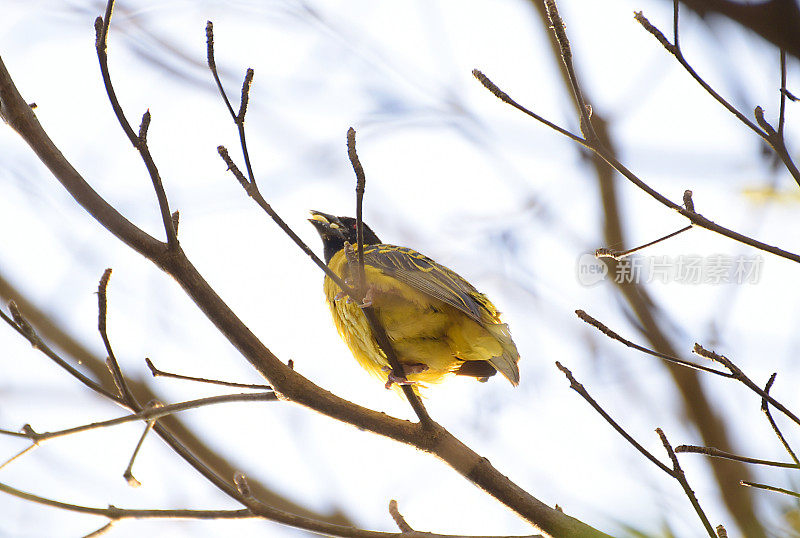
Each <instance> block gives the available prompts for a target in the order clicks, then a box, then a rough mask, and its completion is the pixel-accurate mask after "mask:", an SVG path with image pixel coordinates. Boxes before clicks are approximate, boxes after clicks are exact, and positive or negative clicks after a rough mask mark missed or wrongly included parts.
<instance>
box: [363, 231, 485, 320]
mask: <svg viewBox="0 0 800 538" xmlns="http://www.w3.org/2000/svg"><path fill="white" fill-rule="evenodd" d="M364 263H366V264H367V265H371V266H373V267H375V268H377V269H380V270H381V271H383V272H384V273H386V274H387V275H390V276H392V277H394V278H396V279H397V280H399V281H401V282H403V283H405V284H408V285H409V286H411V287H413V288H415V289H417V290H419V291H421V292H423V293H425V294H427V295H430V296H431V297H434V298H435V299H439V300H440V301H442V302H444V303H447V304H449V305H450V306H452V307H454V308H457V309H458V310H460V311H462V312H464V313H465V314H466V315H468V316H469V317H470V318H472V319H474V320H475V321H477V322H478V323H480V324H484V323H485V319H483V318H482V316H481V310H482V309H484V310H485V307H483V306H482V305H481V304H479V303H478V302H477V301H476V300H475V298H476V297H480V296H481V295H480V293H479V292H478V290H476V289H475V288H474V287H472V285H471V284H470V283H469V282H467V281H466V280H464V279H463V278H461V277H460V276H458V275H457V274H456V273H454V272H453V271H451V270H449V269H448V268H447V267H444V266H442V265H439V264H438V263H436V262H435V261H433V260H431V259H430V258H428V257H427V256H424V255H422V254H420V253H419V252H417V251H415V250H412V249H410V248H405V247H398V246H394V245H370V246H367V247H365V248H364ZM487 313H488V312H487ZM490 315H491V314H490Z"/></svg>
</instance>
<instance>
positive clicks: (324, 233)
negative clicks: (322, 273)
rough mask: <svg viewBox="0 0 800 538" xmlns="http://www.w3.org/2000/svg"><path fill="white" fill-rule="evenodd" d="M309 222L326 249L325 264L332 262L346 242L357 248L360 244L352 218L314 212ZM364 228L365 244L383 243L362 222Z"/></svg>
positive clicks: (354, 221)
mask: <svg viewBox="0 0 800 538" xmlns="http://www.w3.org/2000/svg"><path fill="white" fill-rule="evenodd" d="M308 221H309V222H310V223H311V224H313V225H314V228H316V229H317V232H318V233H319V236H320V237H321V238H322V245H323V247H324V248H325V263H328V262H330V261H331V258H333V255H334V254H336V253H337V252H339V251H340V250H342V249H343V248H344V244H345V242H347V243H350V244H351V245H353V247H355V246H356V245H357V244H358V238H357V237H356V219H354V218H352V217H334V216H333V215H328V214H327V213H322V212H321V211H312V212H311V218H310V219H308ZM362 224H363V226H364V244H365V245H377V244H379V243H380V242H381V240H380V239H378V236H377V235H375V232H373V231H372V229H371V228H370V227H369V226H367V224H366V223H365V222H363V221H362Z"/></svg>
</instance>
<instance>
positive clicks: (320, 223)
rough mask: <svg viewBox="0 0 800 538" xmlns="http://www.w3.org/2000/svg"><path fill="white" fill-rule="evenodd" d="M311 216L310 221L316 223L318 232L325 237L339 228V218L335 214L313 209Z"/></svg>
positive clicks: (315, 226)
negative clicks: (337, 222)
mask: <svg viewBox="0 0 800 538" xmlns="http://www.w3.org/2000/svg"><path fill="white" fill-rule="evenodd" d="M310 213H311V218H310V219H308V222H310V223H311V224H313V225H314V228H316V229H317V232H318V233H319V234H320V235H321V236H323V237H325V236H327V235H329V234H331V233H332V232H333V230H335V229H337V228H339V226H338V225H337V224H336V221H337V220H338V219H337V218H336V217H334V216H333V215H328V214H327V213H323V212H322V211H311V212H310Z"/></svg>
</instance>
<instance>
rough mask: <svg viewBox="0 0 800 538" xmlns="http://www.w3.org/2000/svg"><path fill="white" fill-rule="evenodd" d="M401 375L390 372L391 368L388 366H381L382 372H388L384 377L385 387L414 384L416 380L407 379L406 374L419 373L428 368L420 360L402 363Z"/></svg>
mask: <svg viewBox="0 0 800 538" xmlns="http://www.w3.org/2000/svg"><path fill="white" fill-rule="evenodd" d="M401 367H402V369H403V375H402V376H398V375H395V374H394V372H392V369H391V368H390V367H388V366H384V367H383V371H384V372H389V375H388V377H387V379H386V388H387V389H390V388H392V385H416V383H417V382H416V381H409V380H408V379H407V377H406V376H408V375H411V374H419V373H421V372H424V371H426V370H427V369H428V365H427V364H422V363H420V362H418V363H415V364H402V365H401Z"/></svg>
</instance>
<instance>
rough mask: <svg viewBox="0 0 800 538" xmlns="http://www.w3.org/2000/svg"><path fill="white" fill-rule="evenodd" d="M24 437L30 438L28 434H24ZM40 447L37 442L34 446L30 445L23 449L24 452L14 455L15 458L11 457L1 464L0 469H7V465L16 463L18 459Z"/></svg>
mask: <svg viewBox="0 0 800 538" xmlns="http://www.w3.org/2000/svg"><path fill="white" fill-rule="evenodd" d="M3 433H4V434H5V433H6V432H5V431H3ZM22 435H23V436H24V437H28V436H27V435H26V434H22ZM38 446H39V443H37V442H34V443H32V444H30V445H28V446H26V447H25V448H23V449H22V450H20V451H19V452H17V453H16V454H14V455H13V456H11V457H10V458H8V459H7V460H6V461H4V462H3V463H0V469H3V468H4V467H6V466H7V465H9V464H10V463H11V462H13V461H16V460H17V459H18V458H20V457H22V456H24V455H25V454H27V453H28V452H30V451H31V450H33V449H34V448H36V447H38Z"/></svg>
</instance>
